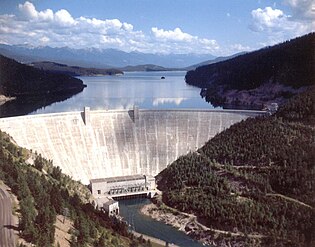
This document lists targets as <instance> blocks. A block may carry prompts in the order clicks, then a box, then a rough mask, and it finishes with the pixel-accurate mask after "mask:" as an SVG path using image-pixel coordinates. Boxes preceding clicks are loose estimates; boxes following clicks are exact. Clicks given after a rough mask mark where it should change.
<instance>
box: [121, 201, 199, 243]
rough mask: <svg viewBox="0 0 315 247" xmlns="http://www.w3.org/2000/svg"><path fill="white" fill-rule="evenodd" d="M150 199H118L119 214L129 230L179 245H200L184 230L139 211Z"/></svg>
mask: <svg viewBox="0 0 315 247" xmlns="http://www.w3.org/2000/svg"><path fill="white" fill-rule="evenodd" d="M149 203H150V200H149V199H146V198H136V199H128V200H120V201H119V210H120V215H121V216H122V217H123V218H124V219H125V220H126V221H127V222H128V224H129V225H130V230H134V231H136V232H139V233H141V234H145V235H148V236H152V237H154V238H158V239H161V240H163V241H165V242H168V243H170V244H171V243H173V244H175V245H178V246H181V247H202V246H203V245H202V244H201V243H199V242H198V241H195V240H193V239H191V238H190V237H189V236H187V235H186V234H185V233H184V232H181V231H179V230H177V229H175V228H174V227H172V226H169V225H166V224H164V223H163V222H159V221H156V220H153V219H152V218H150V217H148V216H146V215H143V214H141V213H140V209H141V207H143V206H144V205H146V204H149Z"/></svg>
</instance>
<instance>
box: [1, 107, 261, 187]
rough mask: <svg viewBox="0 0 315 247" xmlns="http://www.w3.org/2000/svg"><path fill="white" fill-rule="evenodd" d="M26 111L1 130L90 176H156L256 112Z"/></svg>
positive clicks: (67, 169) (77, 175)
mask: <svg viewBox="0 0 315 247" xmlns="http://www.w3.org/2000/svg"><path fill="white" fill-rule="evenodd" d="M133 112H134V111H127V110H125V111H89V124H85V121H83V120H84V113H81V112H68V113H58V114H45V115H28V116H22V117H12V118H2V119H0V129H1V130H2V131H5V132H7V133H9V134H10V135H11V136H12V137H13V139H14V140H15V141H16V143H17V144H18V145H20V146H22V147H25V148H28V149H32V150H33V151H37V152H38V153H41V154H42V155H43V156H44V157H46V158H48V159H51V160H53V163H54V165H55V166H59V167H60V168H61V169H62V171H63V172H64V173H66V174H68V175H70V176H72V177H73V179H75V180H81V182H82V183H84V184H88V183H89V180H90V179H94V178H105V177H113V176H125V175H135V174H147V175H153V176H155V175H157V174H158V173H159V172H160V171H162V170H163V169H164V168H166V167H167V165H169V164H171V163H172V162H173V161H174V160H176V159H177V158H178V157H179V156H181V155H184V154H187V153H188V152H189V151H195V150H196V149H197V148H199V147H201V146H202V145H204V144H205V143H206V142H207V141H208V140H209V139H210V138H212V137H213V136H214V135H215V134H217V133H219V132H220V131H222V130H224V129H225V128H228V127H229V126H231V125H232V124H234V123H236V122H239V121H241V120H243V119H246V118H247V117H253V116H257V115H259V114H261V112H255V111H225V110H222V111H214V110H212V111H211V110H209V111H205V110H203V111H201V110H200V111H198V110H197V111H195V110H194V111H193V110H137V117H136V118H134V114H133Z"/></svg>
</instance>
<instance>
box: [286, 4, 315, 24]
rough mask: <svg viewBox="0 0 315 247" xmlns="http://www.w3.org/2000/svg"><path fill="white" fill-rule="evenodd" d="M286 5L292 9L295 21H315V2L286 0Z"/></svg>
mask: <svg viewBox="0 0 315 247" xmlns="http://www.w3.org/2000/svg"><path fill="white" fill-rule="evenodd" d="M285 3H286V4H287V5H288V6H290V7H291V9H292V12H293V15H292V18H294V19H307V20H310V21H312V22H313V24H314V19H315V2H314V0H285Z"/></svg>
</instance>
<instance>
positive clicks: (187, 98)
mask: <svg viewBox="0 0 315 247" xmlns="http://www.w3.org/2000/svg"><path fill="white" fill-rule="evenodd" d="M185 74H186V71H163V72H125V74H124V75H118V76H95V77H79V79H81V80H82V81H83V82H84V84H86V85H87V87H86V88H85V89H84V90H83V92H81V93H79V94H77V95H74V96H72V97H71V98H69V99H67V100H65V101H62V102H57V103H54V104H52V105H49V106H46V107H45V108H41V109H38V110H37V111H35V112H33V113H31V114H42V113H55V112H67V111H82V109H83V107H84V106H89V107H90V108H91V110H101V109H111V110H115V109H116V110H118V109H132V107H133V105H137V106H138V107H139V108H140V109H178V108H186V109H188V108H189V109H211V108H213V107H212V105H211V104H209V103H207V102H206V101H205V100H204V99H203V98H201V96H200V88H197V87H193V86H190V85H188V84H186V82H185ZM162 77H165V79H163V80H162V79H161V78H162Z"/></svg>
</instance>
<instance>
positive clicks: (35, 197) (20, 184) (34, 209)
mask: <svg viewBox="0 0 315 247" xmlns="http://www.w3.org/2000/svg"><path fill="white" fill-rule="evenodd" d="M0 144H1V145H0V179H1V180H3V181H4V182H5V183H6V184H7V185H8V186H9V187H10V188H11V189H12V192H13V193H14V194H15V195H17V197H18V200H19V206H20V209H19V212H20V215H21V216H20V217H21V218H20V221H19V230H20V232H21V236H22V237H23V238H24V239H25V240H26V241H28V242H30V243H32V244H34V245H35V246H40V247H42V246H43V247H46V246H52V245H53V244H54V235H55V222H56V215H57V214H63V213H64V211H65V209H67V210H66V211H67V212H68V213H67V217H70V218H71V220H72V221H73V222H74V227H75V229H74V230H73V235H72V236H71V241H70V242H71V246H77V247H78V246H80V247H82V246H94V244H95V246H99V247H101V246H129V243H130V242H131V240H129V241H128V238H130V239H131V238H132V236H131V235H130V233H129V232H128V231H127V225H126V224H125V223H123V222H121V221H118V220H116V219H114V218H109V217H108V216H107V215H106V214H104V213H103V212H101V211H98V210H96V209H95V208H94V207H93V206H92V205H91V204H89V203H84V202H83V201H82V199H81V197H80V196H79V195H78V193H76V191H75V189H74V187H75V186H77V189H78V187H80V186H81V187H80V189H79V190H83V188H84V189H85V187H83V185H79V183H78V182H75V181H72V180H71V178H70V177H68V176H66V175H64V174H62V172H61V169H60V168H59V167H53V166H52V161H48V160H46V159H44V158H43V157H41V156H40V155H37V154H35V155H36V157H35V161H34V166H31V165H28V164H26V163H25V161H24V160H25V159H26V157H24V156H23V153H25V150H22V149H21V148H19V147H17V146H16V145H15V144H13V143H12V142H11V141H10V137H9V136H8V135H7V134H5V133H3V132H1V131H0ZM43 170H45V174H44V173H43V172H42V171H43ZM113 232H116V233H117V234H115V236H114V235H113V234H112V233H113ZM121 236H124V240H120V239H121ZM134 242H135V244H136V246H139V247H140V246H145V245H143V243H140V242H139V241H138V240H135V241H134ZM113 243H114V244H113ZM20 246H22V245H20Z"/></svg>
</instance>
